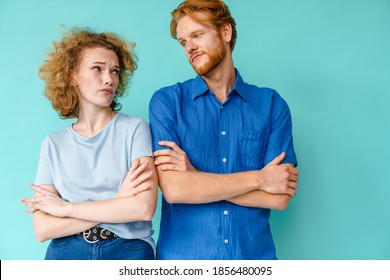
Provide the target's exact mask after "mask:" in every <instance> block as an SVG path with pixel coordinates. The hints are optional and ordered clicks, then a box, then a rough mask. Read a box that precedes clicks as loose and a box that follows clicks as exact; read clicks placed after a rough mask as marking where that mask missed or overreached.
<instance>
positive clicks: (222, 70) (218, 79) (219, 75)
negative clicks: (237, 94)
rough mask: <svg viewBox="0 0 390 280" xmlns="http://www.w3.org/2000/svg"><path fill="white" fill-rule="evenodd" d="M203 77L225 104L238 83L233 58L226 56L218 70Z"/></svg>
mask: <svg viewBox="0 0 390 280" xmlns="http://www.w3.org/2000/svg"><path fill="white" fill-rule="evenodd" d="M202 77H203V79H204V80H205V82H206V84H207V86H208V87H209V88H210V90H211V91H212V92H213V93H214V94H215V96H216V97H217V99H218V100H219V101H220V102H221V103H224V102H225V100H226V98H227V96H228V94H229V92H230V91H231V90H232V88H233V86H234V83H235V81H236V73H235V71H234V65H233V60H232V58H231V56H226V58H225V59H224V60H223V61H222V62H221V64H219V65H218V66H217V68H215V69H214V70H213V71H211V72H210V73H208V74H207V75H205V76H202Z"/></svg>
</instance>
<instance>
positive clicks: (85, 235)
mask: <svg viewBox="0 0 390 280" xmlns="http://www.w3.org/2000/svg"><path fill="white" fill-rule="evenodd" d="M90 235H91V230H90V229H89V230H86V231H84V232H83V238H84V240H85V241H87V242H88V243H91V244H94V243H97V242H99V239H97V237H96V236H95V238H96V240H89V239H88V237H89V236H90Z"/></svg>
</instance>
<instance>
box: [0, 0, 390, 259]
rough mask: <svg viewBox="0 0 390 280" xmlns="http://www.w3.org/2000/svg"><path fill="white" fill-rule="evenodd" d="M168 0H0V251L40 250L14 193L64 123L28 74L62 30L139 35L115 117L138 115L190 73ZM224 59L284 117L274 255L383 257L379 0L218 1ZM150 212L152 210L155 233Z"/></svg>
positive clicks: (389, 36)
mask: <svg viewBox="0 0 390 280" xmlns="http://www.w3.org/2000/svg"><path fill="white" fill-rule="evenodd" d="M180 2H181V1H180V0H172V1H171V0H169V1H167V0H150V1H125V0H122V1H115V0H113V1H101V0H89V1H85V0H84V1H81V0H66V1H49V0H46V1H44V0H40V1H28V0H26V1H22V0H0V92H1V100H2V104H3V105H2V106H1V107H2V108H1V110H0V114H1V116H0V121H1V130H2V133H1V137H0V149H1V151H0V155H1V158H0V167H1V168H0V182H1V185H0V207H1V224H2V228H1V232H2V235H1V237H0V259H3V260H4V259H42V258H43V257H44V253H45V250H46V246H47V245H48V242H45V243H38V242H37V241H36V240H35V237H34V234H33V229H32V219H31V216H29V215H26V214H24V212H23V211H24V210H25V207H24V206H23V205H22V204H20V202H19V201H20V199H21V198H23V197H29V196H31V195H32V191H31V190H30V189H29V188H28V183H30V182H33V181H34V178H35V172H36V167H37V163H38V156H39V147H40V143H41V141H42V140H43V138H44V137H45V136H46V135H47V134H48V133H50V132H53V131H56V130H59V129H62V128H64V127H65V126H67V125H69V124H70V123H71V122H72V121H69V120H68V121H63V120H61V119H59V118H58V116H57V114H56V113H55V112H54V111H53V110H52V109H51V105H50V103H49V102H48V101H47V100H46V99H45V98H44V96H43V86H44V85H43V82H42V81H41V80H39V79H38V76H37V71H38V68H39V66H40V65H41V63H42V61H43V58H44V51H45V50H46V49H48V48H50V46H51V42H52V40H54V39H55V40H57V39H59V38H60V37H61V35H62V32H63V31H64V30H66V29H67V28H70V27H73V26H89V27H91V28H94V29H95V30H97V31H110V32H116V33H118V34H120V35H122V36H123V37H124V38H126V39H128V40H130V41H135V42H136V43H137V47H136V52H137V55H138V58H139V68H138V70H137V71H136V74H135V76H134V79H133V81H132V85H131V87H130V88H129V91H128V95H127V96H126V97H125V98H124V99H123V100H122V104H123V109H122V112H124V113H127V114H131V115H135V116H140V117H143V118H144V119H146V120H148V114H147V107H148V102H149V99H150V97H151V95H152V94H153V92H154V91H155V90H157V89H159V88H160V87H162V86H166V85H170V84H173V83H175V82H177V81H181V80H185V79H189V78H192V77H194V72H193V70H192V68H191V67H190V66H189V65H188V62H187V60H186V59H185V57H184V54H183V51H182V49H181V48H180V47H179V45H178V44H177V43H176V42H175V41H174V40H172V39H171V38H170V35H169V22H170V12H171V10H173V9H174V8H175V7H176V6H177V5H178V4H179V3H180ZM226 2H227V4H228V5H229V7H230V10H231V12H232V14H233V16H234V17H235V19H236V21H237V30H238V40H237V45H236V49H235V51H234V54H233V55H234V60H235V65H236V67H237V68H238V69H239V70H240V72H241V74H242V76H243V77H244V80H245V81H246V82H249V83H252V84H256V85H261V86H267V87H273V88H275V89H276V90H278V91H279V92H280V94H281V95H282V96H283V97H284V98H285V100H286V101H287V102H288V104H289V106H290V109H291V112H292V116H293V130H294V140H295V147H296V153H297V155H298V159H299V170H300V184H299V191H298V195H297V197H296V198H294V199H293V200H292V201H291V203H290V205H289V207H288V209H287V210H285V211H282V212H278V211H273V214H272V217H271V227H272V230H273V233H274V238H275V242H276V246H277V252H278V257H279V258H280V259H336V260H337V259H390V238H389V236H390V218H389V214H390V203H389V200H390V188H389V187H390V179H389V173H390V172H389V171H390V168H389V156H390V149H389V143H390V122H389V120H390V113H389V107H390V55H389V51H390V1H388V0H328V1H325V0H323V1H318V0H297V1H281V0H274V1H270V0H240V1H238V0H229V1H226ZM159 220H160V211H159V208H158V210H157V212H156V215H155V218H154V226H155V229H156V233H157V234H155V236H154V237H155V238H156V239H157V237H158V228H159Z"/></svg>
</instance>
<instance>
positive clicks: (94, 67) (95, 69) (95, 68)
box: [92, 66, 102, 72]
mask: <svg viewBox="0 0 390 280" xmlns="http://www.w3.org/2000/svg"><path fill="white" fill-rule="evenodd" d="M92 70H94V71H96V72H101V71H102V68H100V66H93V67H92Z"/></svg>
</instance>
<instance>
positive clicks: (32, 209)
mask: <svg viewBox="0 0 390 280" xmlns="http://www.w3.org/2000/svg"><path fill="white" fill-rule="evenodd" d="M37 210H38V209H36V208H33V207H31V208H29V209H27V210H26V211H24V213H26V214H31V213H34V212H35V211H37Z"/></svg>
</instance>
